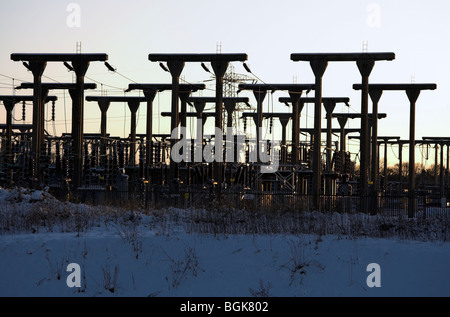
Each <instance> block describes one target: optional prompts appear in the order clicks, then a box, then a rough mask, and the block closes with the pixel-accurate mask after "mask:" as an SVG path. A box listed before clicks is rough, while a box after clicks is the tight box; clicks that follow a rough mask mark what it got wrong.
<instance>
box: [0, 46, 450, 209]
mask: <svg viewBox="0 0 450 317" xmlns="http://www.w3.org/2000/svg"><path fill="white" fill-rule="evenodd" d="M289 57H290V60H291V62H292V64H293V66H294V65H295V63H309V65H310V67H311V72H312V73H313V74H314V78H315V80H314V82H311V83H275V82H269V83H265V82H262V81H261V80H255V78H254V77H252V76H250V75H248V76H247V75H243V74H237V73H235V72H234V71H233V66H232V64H233V63H242V64H243V66H244V67H245V69H246V70H247V71H248V72H249V73H250V74H251V73H252V72H251V70H250V68H249V66H248V65H247V64H246V63H245V62H246V61H247V59H248V56H247V54H245V53H233V54H226V53H215V54H198V53H197V54H178V53H177V54H170V53H169V54H159V53H157V54H154V53H151V54H149V55H148V60H147V61H145V60H144V61H143V62H144V63H159V65H160V66H161V67H162V68H163V69H162V70H161V71H167V72H169V73H170V75H171V78H172V81H171V82H166V83H134V82H130V83H129V85H128V87H124V92H123V93H122V94H117V95H99V94H95V93H92V91H95V90H96V89H98V88H99V87H98V83H91V82H85V75H86V73H87V72H88V69H89V66H90V64H91V63H104V64H105V66H106V67H108V69H110V70H111V69H112V70H113V71H114V69H113V68H112V67H111V65H110V64H108V62H107V61H108V55H107V54H105V53H101V54H86V53H81V52H80V53H73V54H72V53H71V54H69V53H68V54H56V53H45V54H37V53H13V54H11V60H12V61H15V62H20V63H22V64H23V65H24V67H26V68H27V69H28V70H29V71H30V72H31V73H32V75H33V80H32V81H31V80H30V82H22V83H20V84H19V85H16V87H14V91H15V93H14V94H10V95H1V96H0V100H1V101H2V103H3V106H4V108H5V110H6V118H4V119H3V118H2V119H0V122H1V120H5V121H4V123H3V124H0V132H1V145H0V146H1V148H0V150H1V154H0V186H1V187H4V188H13V187H25V188H33V189H47V190H48V191H50V192H51V193H52V194H54V195H55V196H56V197H59V198H61V199H69V200H71V201H76V202H89V203H94V204H107V203H114V204H124V205H126V204H137V205H138V206H141V207H143V208H157V207H160V206H175V207H179V208H190V207H202V208H203V207H204V208H209V207H214V206H230V207H233V208H242V209H254V210H255V209H267V210H282V209H286V210H300V211H302V210H305V211H306V210H308V211H322V212H342V213H346V212H348V213H356V212H363V213H368V214H371V215H376V214H388V215H397V214H404V215H405V216H407V217H409V218H413V217H419V216H420V217H427V216H428V213H427V210H429V209H430V206H432V207H434V208H435V209H438V210H440V211H442V212H444V211H445V209H446V208H447V198H448V197H450V186H449V146H450V137H448V136H428V137H423V138H421V139H416V135H415V123H416V116H415V109H416V103H420V98H418V97H419V95H420V94H421V93H426V94H428V93H430V94H431V93H433V92H429V91H428V90H434V89H436V88H437V87H436V84H434V83H404V84H398V83H371V82H370V80H369V79H370V74H371V71H372V69H373V68H374V67H376V64H377V63H395V61H394V60H395V54H394V53H392V52H383V53H378V52H377V53H375V52H374V53H371V52H361V53H292V54H290V56H289V55H288V56H287V58H289ZM338 62H346V67H348V68H349V69H350V68H352V67H353V68H355V67H357V69H358V70H359V73H360V75H361V77H360V78H361V81H360V82H357V83H349V91H355V90H356V91H359V92H360V99H358V100H350V98H349V97H348V95H347V94H346V91H342V94H340V95H339V96H326V95H324V96H323V94H322V91H323V89H322V86H323V84H322V78H323V76H324V74H325V71H326V69H327V66H328V64H329V63H338ZM48 63H56V64H60V65H61V67H62V70H64V71H65V70H66V69H68V70H69V71H71V72H73V74H74V77H73V78H74V80H73V82H70V83H58V82H43V78H44V79H45V78H46V77H45V76H43V75H44V73H45V69H46V66H47V64H48ZM187 63H193V64H194V63H196V64H198V65H199V66H202V67H203V68H204V69H205V71H206V72H209V74H208V75H207V76H211V77H212V78H213V80H214V81H215V86H214V89H206V86H205V83H188V82H186V81H185V80H183V81H181V80H180V76H181V75H182V73H183V69H184V67H185V64H187ZM355 64H356V65H355ZM206 72H205V74H207V73H206ZM386 77H388V74H386ZM369 82H370V83H369ZM56 90H65V91H67V92H68V94H69V96H70V100H71V102H72V104H71V107H72V111H71V118H69V119H68V120H69V121H70V122H71V131H70V132H69V131H68V132H66V133H62V134H60V135H54V134H51V132H52V131H48V130H50V129H48V130H47V129H45V123H46V122H48V121H52V120H53V121H54V120H55V112H57V111H59V109H61V107H58V106H57V105H58V103H59V102H60V100H59V99H58V97H57V96H55V95H52V93H54V92H55V91H56ZM202 91H203V92H202ZM275 91H277V92H278V93H280V94H285V96H283V97H280V98H278V100H276V101H277V102H279V103H280V107H279V108H278V109H284V110H283V111H280V110H276V111H270V110H266V109H267V107H264V106H263V105H264V102H265V100H266V101H267V98H266V97H267V96H268V95H269V94H273V93H274V92H275ZM384 91H398V93H403V94H404V95H405V99H404V100H405V105H404V110H405V113H406V114H407V115H406V116H405V117H406V118H408V119H407V120H408V121H409V131H405V132H408V134H409V138H408V139H401V138H400V137H399V136H395V135H394V136H392V135H385V134H384V133H383V131H382V130H381V129H379V128H378V126H379V120H386V119H385V118H388V117H389V113H388V112H387V113H379V112H378V105H379V103H380V102H381V103H382V102H383V100H382V98H381V97H382V94H383V92H384ZM16 92H17V93H16ZM162 92H168V93H171V100H170V103H167V104H163V105H161V107H158V109H157V108H156V107H154V101H155V97H156V96H157V95H158V94H160V93H162ZM199 92H202V93H201V94H199ZM131 93H139V96H136V95H134V94H133V95H131ZM347 93H348V91H347ZM244 95H247V97H245V96H244ZM58 96H60V95H58ZM114 103H121V104H126V105H127V106H128V109H127V111H129V118H130V119H129V120H131V121H130V131H129V134H128V136H125V137H124V136H121V137H119V136H115V135H111V133H108V132H107V131H108V127H109V130H110V131H111V127H110V123H111V122H108V111H109V110H111V109H112V108H114V107H115V106H114ZM350 103H351V104H352V105H358V106H357V107H356V108H357V109H358V111H359V112H345V111H340V112H339V111H336V109H338V108H340V107H341V106H342V107H343V108H344V107H349V105H350ZM27 104H28V105H32V107H29V106H27ZM306 104H312V105H313V109H314V113H313V114H312V115H311V114H309V115H310V116H311V117H313V118H312V122H313V127H302V126H301V120H300V118H301V117H302V115H304V108H305V105H306ZM408 104H409V107H408ZM337 105H339V107H337ZM359 105H360V107H359ZM97 106H98V109H99V111H100V113H101V119H100V121H99V123H98V131H100V133H86V132H85V129H84V125H85V115H84V113H85V109H86V108H87V107H90V108H92V107H97ZM15 107H16V109H15V110H16V115H15V117H14V118H13V111H14V108H15ZM45 107H47V108H48V109H50V108H51V116H50V117H49V116H46V114H45V110H44V109H45ZM20 108H21V109H20ZM139 108H141V113H146V116H145V120H144V123H145V133H137V114H138V113H139ZM19 110H21V114H22V120H20V118H18V117H17V113H18V112H19ZM157 111H159V112H158V113H157ZM27 114H31V117H32V122H31V124H30V123H27V124H26V123H25V118H26V115H27ZM155 115H156V116H157V117H161V118H164V117H167V118H168V119H170V127H167V131H168V132H167V133H165V134H163V133H160V132H159V131H157V130H156V129H155V122H153V121H154V119H153V118H154V117H155ZM323 119H324V120H323ZM335 119H336V120H335ZM350 121H352V122H355V123H356V124H359V123H360V124H359V126H358V127H356V128H355V124H353V125H352V126H353V128H349V127H348V125H349V124H348V123H349V122H350ZM324 122H326V124H323V123H324ZM205 123H209V124H211V123H213V124H214V127H215V133H214V134H212V135H208V134H206V133H205V131H204V126H205ZM140 124H141V125H142V121H141V122H140ZM275 126H276V127H281V128H277V129H278V130H279V131H277V132H279V136H280V137H279V138H277V139H274V138H272V137H271V138H266V137H265V136H266V135H275V134H274V133H273V132H274V131H273V129H275ZM169 128H170V129H169ZM169 130H170V131H169ZM187 131H194V133H187ZM349 140H354V142H356V143H357V144H358V145H359V151H358V152H357V153H356V154H355V153H353V154H352V153H351V152H350V150H349V149H348V146H347V145H348V142H349ZM392 146H395V147H396V148H398V153H397V154H396V158H398V165H396V166H398V170H397V171H395V173H394V174H395V175H394V174H392V175H391V174H389V173H388V169H387V165H388V163H387V157H388V151H387V149H388V147H392ZM417 148H420V149H421V151H422V152H423V153H426V155H428V153H430V154H433V155H434V157H435V164H434V166H435V169H434V174H433V175H429V174H427V173H425V171H424V172H421V171H416V158H415V149H417ZM405 149H406V150H407V153H408V156H407V159H406V157H405V155H404V153H403V152H404V150H405ZM390 153H391V152H390ZM381 157H382V158H383V160H381V159H380V158H381ZM391 159H392V158H391ZM406 162H408V165H407V166H406V165H405V164H404V163H406ZM405 166H406V167H405ZM438 167H439V168H438ZM391 172H392V170H391ZM433 210H434V209H433Z"/></svg>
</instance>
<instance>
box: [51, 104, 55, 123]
mask: <svg viewBox="0 0 450 317" xmlns="http://www.w3.org/2000/svg"><path fill="white" fill-rule="evenodd" d="M52 121H55V101H53V102H52Z"/></svg>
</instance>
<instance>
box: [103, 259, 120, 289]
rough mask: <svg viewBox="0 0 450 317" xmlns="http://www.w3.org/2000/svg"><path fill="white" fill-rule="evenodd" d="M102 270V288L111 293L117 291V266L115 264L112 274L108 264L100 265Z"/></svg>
mask: <svg viewBox="0 0 450 317" xmlns="http://www.w3.org/2000/svg"><path fill="white" fill-rule="evenodd" d="M102 271H103V288H104V289H105V290H107V291H109V292H111V293H115V292H116V291H117V278H118V276H119V267H118V266H117V265H116V266H115V267H114V274H113V275H112V274H111V269H110V267H109V264H107V265H106V266H104V267H103V266H102Z"/></svg>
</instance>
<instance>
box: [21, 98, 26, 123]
mask: <svg viewBox="0 0 450 317" xmlns="http://www.w3.org/2000/svg"><path fill="white" fill-rule="evenodd" d="M25 109H26V107H25V101H22V121H25Z"/></svg>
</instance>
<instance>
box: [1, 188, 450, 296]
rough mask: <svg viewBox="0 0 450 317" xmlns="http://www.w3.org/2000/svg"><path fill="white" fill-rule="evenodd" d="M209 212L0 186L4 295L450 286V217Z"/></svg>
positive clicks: (444, 291) (329, 292)
mask: <svg viewBox="0 0 450 317" xmlns="http://www.w3.org/2000/svg"><path fill="white" fill-rule="evenodd" d="M209 213H210V212H209V211H198V210H178V209H167V210H150V211H146V212H141V211H132V212H131V211H129V210H121V209H116V208H111V207H93V206H87V205H82V204H78V205H77V204H71V203H62V202H59V201H57V200H56V199H54V198H53V197H51V196H50V195H49V194H47V193H46V192H42V191H36V192H32V191H26V190H11V191H9V190H4V189H0V296H3V297H5V296H44V297H47V296H69V297H86V296H87V297H92V296H133V297H134V296H136V297H137V296H139V297H141V296H157V297H179V296H182V297H199V296H201V297H216V296H218V297H251V296H270V297H302V296H319V297H321V296H401V297H404V296H408V297H409V296H439V297H440V296H450V274H449V273H448V270H449V267H450V244H449V242H448V237H449V236H450V232H449V230H448V229H450V227H449V223H450V221H449V220H448V219H447V218H439V219H434V220H428V221H426V222H425V221H419V220H407V219H388V218H380V217H369V216H365V215H360V214H358V215H354V216H349V215H340V214H331V215H323V214H317V213H308V214H302V215H291V214H290V215H286V214H279V215H277V216H276V217H268V216H267V215H264V216H261V215H259V216H255V215H252V216H249V215H246V214H245V213H243V212H241V211H230V214H232V217H231V218H232V220H230V217H229V216H226V213H225V214H224V213H223V212H217V213H213V214H214V215H215V216H211V215H210V214H209ZM224 219H226V220H224ZM261 219H263V220H261ZM269 231H271V232H272V233H269ZM69 263H77V264H79V266H80V276H81V286H80V287H68V285H67V277H68V276H69V275H70V274H71V273H72V270H70V271H69V272H67V271H66V269H67V266H68V264H69ZM371 263H377V264H378V265H379V268H380V270H378V271H377V270H375V271H376V272H375V271H374V272H375V273H376V274H378V273H379V274H378V275H376V276H375V275H374V274H375V273H374V272H372V270H369V271H367V267H368V265H369V264H371ZM369 275H370V278H369V283H367V282H368V281H367V279H368V276H369ZM375 280H378V281H379V282H380V284H381V287H370V286H371V283H370V281H375Z"/></svg>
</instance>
